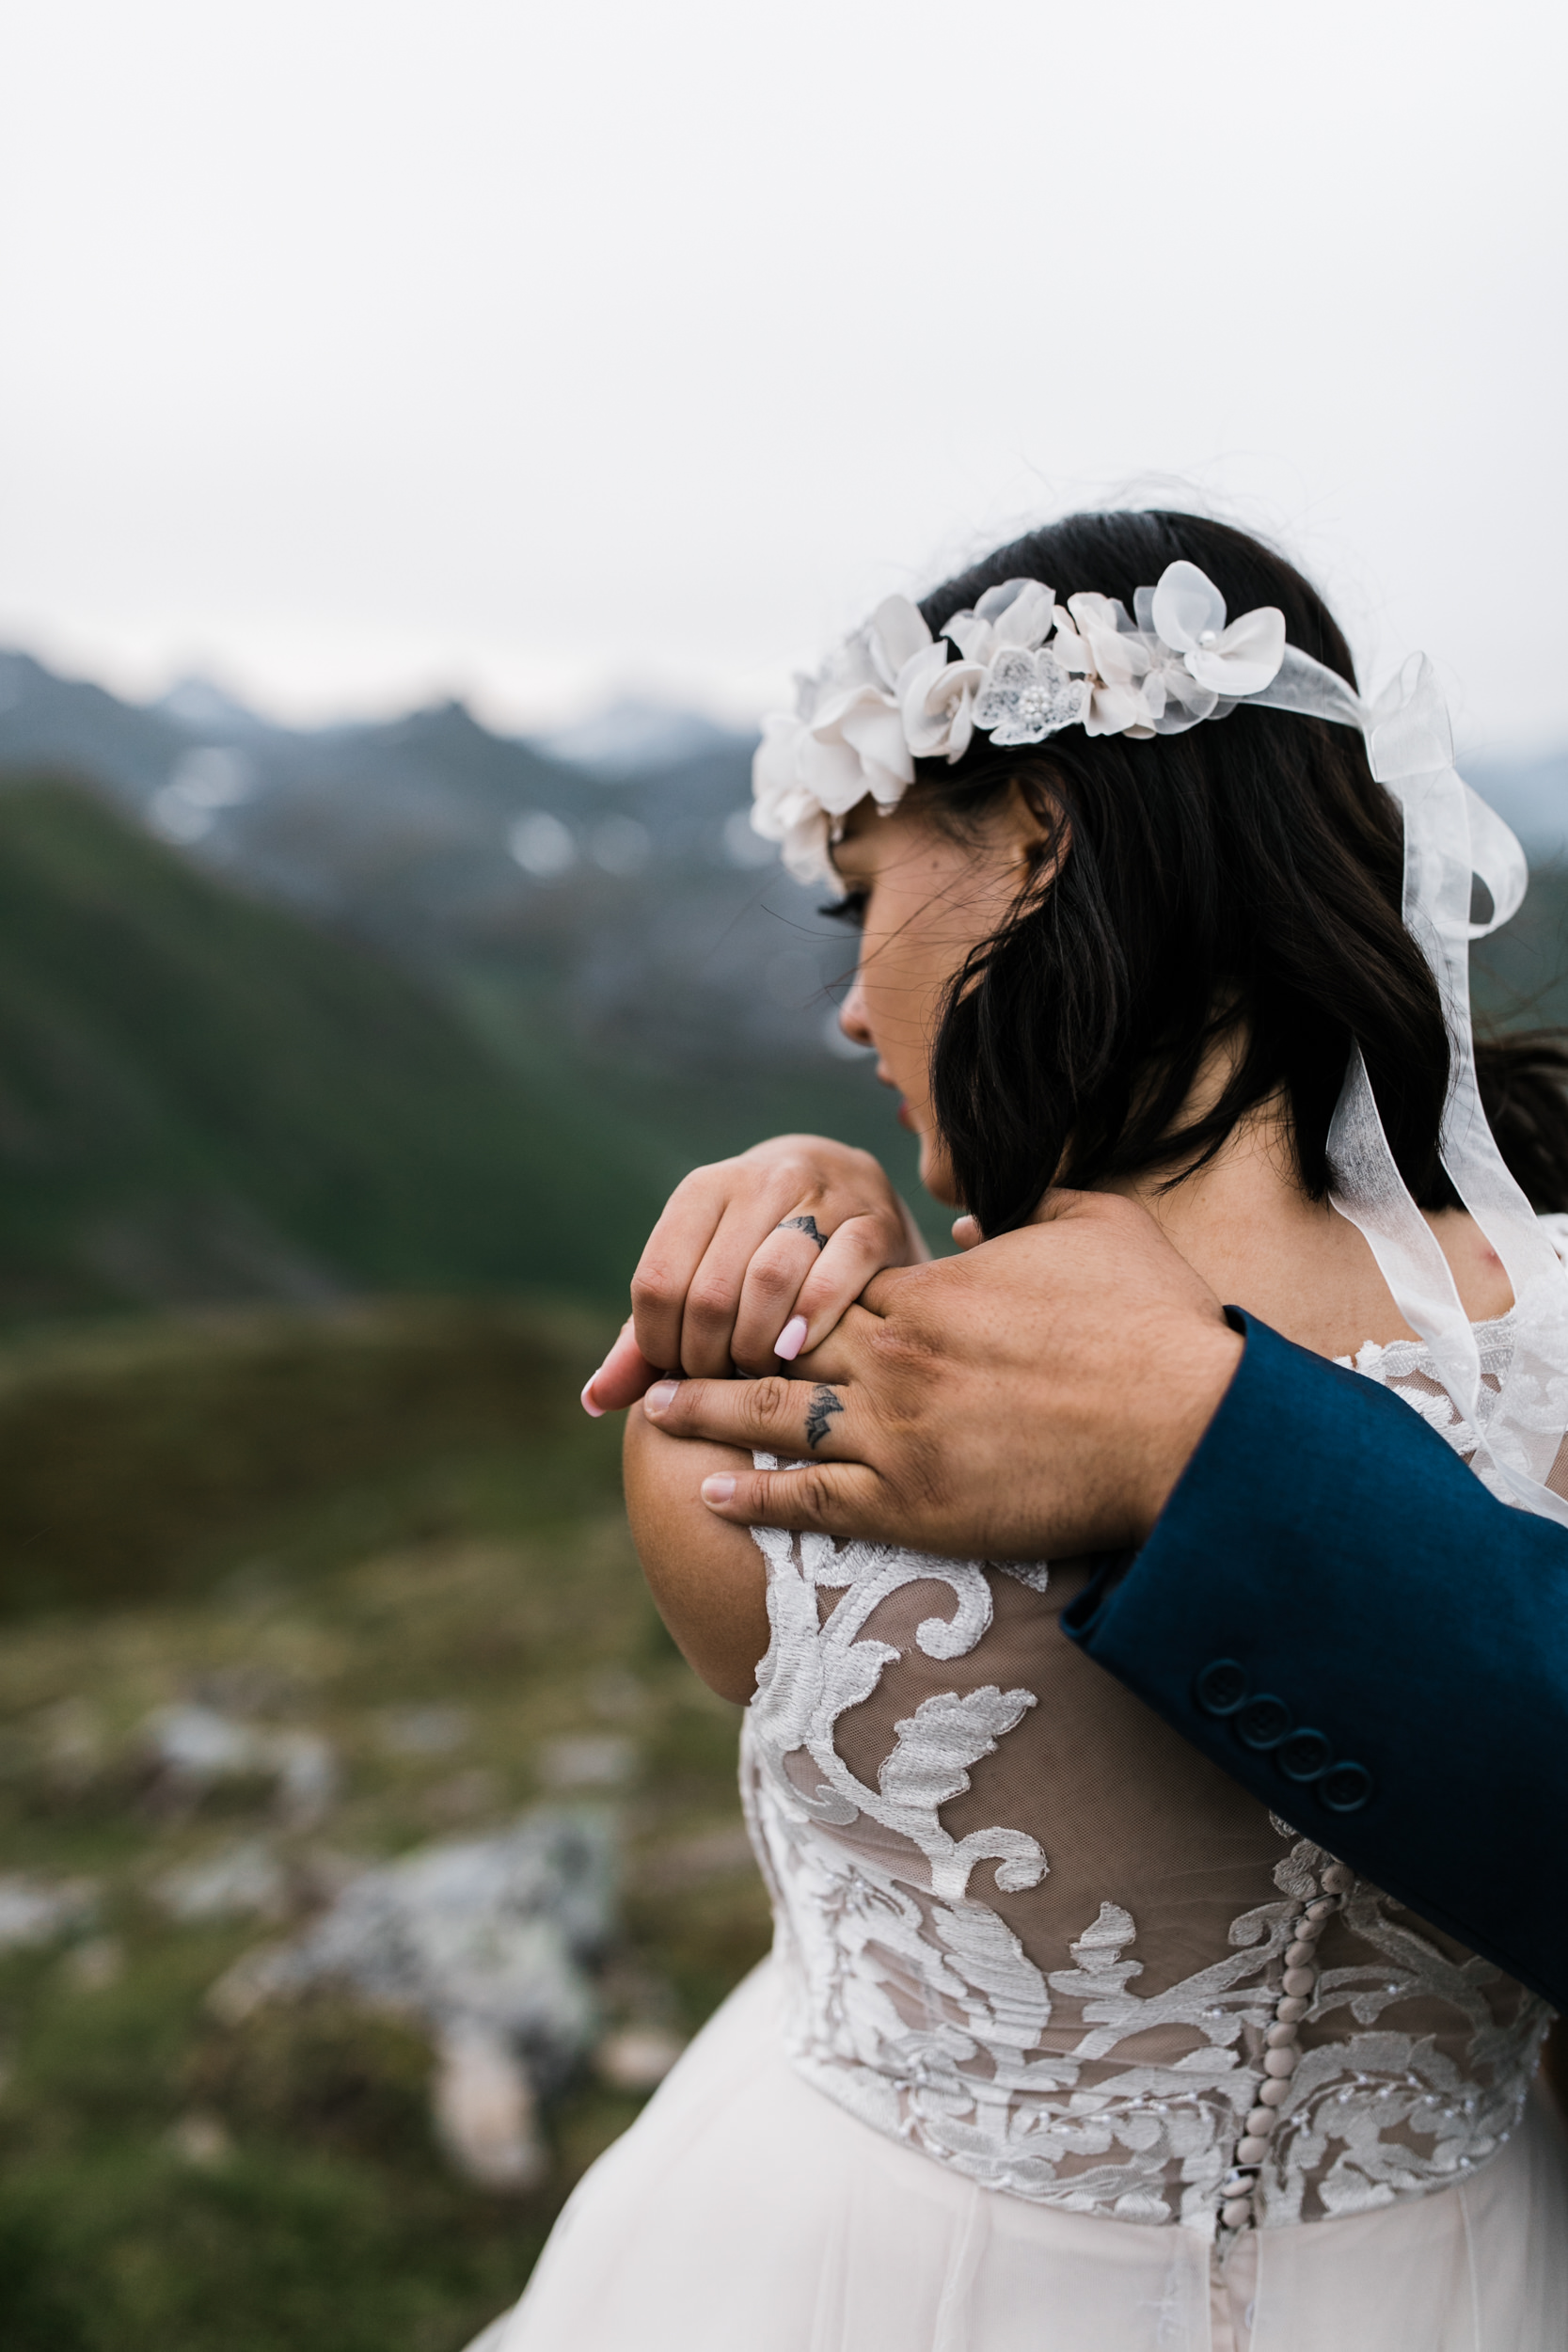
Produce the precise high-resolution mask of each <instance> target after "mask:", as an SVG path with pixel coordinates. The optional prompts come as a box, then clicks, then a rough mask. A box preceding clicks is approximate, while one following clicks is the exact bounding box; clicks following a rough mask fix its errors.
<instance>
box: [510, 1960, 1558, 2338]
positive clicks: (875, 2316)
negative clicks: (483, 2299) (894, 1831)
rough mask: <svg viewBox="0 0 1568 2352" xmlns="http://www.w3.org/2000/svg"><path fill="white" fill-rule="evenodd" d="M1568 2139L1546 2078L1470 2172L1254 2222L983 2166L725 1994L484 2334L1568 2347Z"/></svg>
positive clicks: (753, 1999)
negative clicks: (969, 2164) (1169, 2215)
mask: <svg viewBox="0 0 1568 2352" xmlns="http://www.w3.org/2000/svg"><path fill="white" fill-rule="evenodd" d="M1565 2345H1568V2147H1565V2143H1564V2138H1563V2135H1562V2133H1561V2131H1560V2125H1559V2122H1558V2120H1557V2117H1556V2114H1555V2112H1554V2111H1553V2110H1552V2109H1551V2108H1550V2107H1549V2106H1547V2104H1546V2103H1545V2100H1544V2098H1541V2099H1539V2100H1538V2101H1536V2102H1532V2105H1531V2107H1530V2109H1529V2111H1528V2115H1527V2119H1526V2121H1525V2123H1524V2124H1523V2126H1522V2127H1521V2129H1520V2130H1519V2131H1518V2133H1517V2134H1516V2135H1515V2136H1514V2137H1513V2140H1512V2141H1511V2142H1510V2144H1509V2145H1508V2147H1507V2148H1506V2149H1505V2150H1504V2151H1503V2152H1502V2153H1500V2154H1499V2155H1498V2156H1497V2157H1495V2158H1494V2159H1493V2160H1492V2162H1491V2163H1489V2164H1488V2165H1487V2166H1485V2167H1484V2169H1482V2170H1481V2171H1480V2172H1478V2173H1477V2174H1475V2175H1474V2176H1473V2177H1472V2178H1471V2179H1469V2180H1467V2181H1465V2183H1464V2184H1463V2185H1455V2186H1454V2187H1452V2188H1446V2189H1441V2190H1437V2191H1435V2192H1434V2193H1433V2194H1432V2195H1430V2196H1426V2197H1418V2198H1411V2199H1408V2200H1402V2201H1400V2202H1398V2203H1396V2204H1392V2205H1388V2206H1385V2207H1383V2208H1382V2209H1380V2210H1379V2211H1377V2212H1374V2213H1369V2214H1359V2215H1355V2216H1353V2217H1349V2218H1346V2219H1342V2220H1336V2221H1318V2222H1311V2223H1307V2224H1303V2225H1301V2226H1300V2227H1297V2228H1292V2229H1280V2230H1264V2231H1261V2232H1259V2233H1248V2234H1247V2235H1246V2236H1245V2237H1243V2238H1240V2239H1238V2240H1237V2241H1236V2242H1235V2244H1234V2246H1233V2248H1232V2250H1231V2251H1230V2253H1229V2255H1228V2256H1227V2257H1226V2258H1224V2259H1222V2258H1221V2257H1220V2256H1219V2255H1218V2254H1217V2253H1215V2252H1214V2250H1213V2249H1211V2248H1210V2247H1208V2246H1206V2245H1204V2244H1203V2243H1202V2242H1201V2241H1200V2240H1199V2239H1198V2237H1197V2236H1196V2234H1195V2233H1193V2232H1191V2231H1188V2230H1184V2229H1181V2228H1180V2227H1165V2228H1151V2227H1148V2226H1141V2225H1139V2224H1136V2223H1132V2222H1122V2221H1109V2220H1099V2219H1096V2218H1095V2217H1092V2216H1085V2215H1079V2214H1071V2213H1060V2212H1056V2211H1053V2210H1052V2209H1050V2208H1048V2207H1044V2206H1038V2205H1032V2204H1028V2203H1025V2202H1024V2201H1022V2199H1020V2198H1016V2197H1009V2196H1006V2195H1003V2194H1000V2193H998V2192H997V2191H995V2190H990V2189H985V2188H980V2187H977V2186H975V2185H974V2184H973V2183H971V2182H969V2181H966V2180H965V2179H963V2177H962V2176H961V2175H960V2174H958V2173H954V2172H949V2171H947V2170H946V2169H943V2168H942V2167H941V2166H939V2165H937V2164H935V2163H933V2162H932V2161H931V2159H930V2158H929V2157H928V2156H926V2155H923V2154H920V2153H917V2152H916V2151H914V2150H913V2149H911V2148H906V2147H902V2146H900V2145H899V2144H898V2143H896V2142H895V2141H893V2140H890V2139H885V2138H883V2137H881V2135H880V2134H879V2133H877V2132H874V2131H872V2130H871V2129H870V2128H869V2127H868V2126H867V2125H866V2124H863V2123H862V2122H858V2121H857V2120H856V2119H855V2118H854V2117H853V2116H851V2115H848V2114H847V2113H845V2111H844V2110H843V2109H842V2108H840V2107H838V2106H835V2105H834V2104H833V2102H832V2100H831V2099H829V2098H827V2097H825V2096H824V2095H823V2093H822V2092H820V2091H818V2090H813V2089H812V2088H811V2087H810V2086H809V2085H808V2084H806V2083H804V2082H802V2081H801V2080H800V2077H799V2076H798V2075H797V2074H795V2073H794V2072H793V2071H792V2070H791V2068H790V2066H789V2064H788V2063H787V2061H786V2059H785V2058H784V2053H783V2049H782V2047H781V2043H780V2038H779V2026H778V1999H777V1988H776V1981H775V1978H774V1974H773V1968H772V1963H768V1962H765V1963H763V1965H762V1966H761V1967H760V1968H758V1969H756V1970H755V1971H754V1972H753V1973H752V1976H750V1977H749V1978H748V1979H746V1981H745V1983H744V1984H742V1985H741V1986H739V1987H738V1989H737V1990H736V1992H735V1993H734V1994H732V1995H731V1996H730V1998H729V2000H728V2001H726V2002H725V2004H724V2006H723V2008H722V2009H721V2010H720V2011H719V2012H718V2014H717V2016H715V2017H714V2018H713V2019H712V2020H711V2021H710V2022H709V2024H708V2025H707V2026H705V2029H704V2031H703V2032H702V2033H701V2034H700V2035H699V2036H698V2037H697V2039H696V2041H695V2042H693V2043H692V2044H691V2047H690V2048H689V2050H688V2051H687V2053H686V2055H685V2057H684V2058H682V2059H681V2061H680V2064H679V2065H678V2066H677V2067H676V2068H675V2070H674V2072H673V2074H671V2075H670V2076H669V2078H668V2080H667V2081H666V2082H665V2083H664V2084H663V2085H662V2087H661V2088H660V2090H658V2091H657V2093H656V2095H655V2096H654V2098H653V2099H651V2100H650V2101H649V2103H648V2106H646V2107H645V2108H644V2110H643V2112H642V2114H641V2116H640V2117H639V2118H638V2121H637V2122H636V2123H634V2124H633V2126H632V2128H631V2129H630V2131H628V2132H627V2133H626V2135H625V2137H623V2138H621V2139H619V2140H617V2142H616V2143H615V2145H614V2147H612V2148H610V2150H609V2151H608V2152H607V2153H605V2154H604V2155H603V2156H601V2157H600V2159H599V2161H598V2162H597V2164H595V2165H594V2168H593V2169H592V2171H591V2172H589V2173H588V2174H587V2175H586V2177H585V2178H584V2179H583V2181H582V2182H581V2183H580V2185H578V2189H577V2191H576V2193H575V2195H574V2196H573V2197H572V2199H571V2201H570V2202H569V2203H568V2205H567V2206H566V2209H565V2211H564V2212H563V2213H562V2217H561V2219H560V2221H559V2222H558V2223H557V2225H556V2229H555V2232H554V2234H553V2235H552V2236H551V2238H550V2241H549V2244H548V2245H547V2246H546V2249H545V2252H544V2255H543V2257H542V2259H541V2261H540V2264H539V2266H538V2269H537V2270H536V2271H535V2273H534V2276H533V2279H532V2280H531V2283H530V2286H529V2289H528V2292H527V2293H526V2294H525V2295H524V2296H523V2298H522V2301H521V2302H520V2303H519V2304H518V2305H517V2306H516V2308H515V2310H514V2311H512V2312H508V2313H507V2314H506V2315H505V2316H504V2317H503V2318H501V2319H499V2320H498V2321H497V2322H496V2324H495V2326H494V2327H493V2328H487V2329H486V2330H485V2332H484V2334H483V2336H482V2337H481V2338H480V2339H479V2342H478V2343H477V2344H475V2345H473V2346H472V2347H470V2352H1564V2346H1565Z"/></svg>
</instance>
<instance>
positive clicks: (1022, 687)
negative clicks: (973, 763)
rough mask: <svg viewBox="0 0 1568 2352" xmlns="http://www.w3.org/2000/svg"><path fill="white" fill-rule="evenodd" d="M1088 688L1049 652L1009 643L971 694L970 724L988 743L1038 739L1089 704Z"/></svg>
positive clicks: (1072, 720)
mask: <svg viewBox="0 0 1568 2352" xmlns="http://www.w3.org/2000/svg"><path fill="white" fill-rule="evenodd" d="M1088 701H1089V688H1088V686H1087V684H1086V683H1085V680H1084V679H1083V678H1076V677H1072V676H1070V675H1069V673H1068V672H1067V671H1066V670H1064V669H1063V667H1062V665H1061V663H1060V662H1059V661H1058V660H1056V657H1055V655H1054V654H1053V653H1052V652H1050V651H1049V650H1048V649H1044V648H1042V649H1041V650H1040V651H1039V652H1037V653H1029V652H1025V651H1024V650H1023V649H1022V647H1021V646H1020V647H1012V648H1009V649H1007V650H1006V651H1005V652H1002V653H999V654H998V655H997V657H996V659H995V660H994V661H993V662H992V663H991V664H990V670H989V672H988V674H987V677H986V682H985V684H984V686H983V687H982V688H981V690H980V691H979V693H978V694H977V695H976V696H975V698H974V723H975V725H976V726H977V727H979V728H981V729H983V731H984V732H985V733H986V734H987V735H989V736H990V739H991V741H992V742H993V743H1001V744H1004V745H1009V744H1015V743H1043V742H1044V741H1045V739H1046V737H1047V736H1048V735H1055V734H1056V733H1057V732H1058V731H1059V730H1060V729H1061V728H1062V727H1070V726H1071V725H1072V724H1073V723H1075V721H1077V720H1079V719H1082V718H1083V716H1084V713H1085V710H1086V709H1087V707H1088Z"/></svg>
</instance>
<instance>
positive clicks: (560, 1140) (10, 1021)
mask: <svg viewBox="0 0 1568 2352" xmlns="http://www.w3.org/2000/svg"><path fill="white" fill-rule="evenodd" d="M667 1180H668V1167H667V1165H666V1166H660V1167H657V1168H656V1167H654V1166H653V1165H652V1164H651V1161H650V1154H649V1152H647V1150H646V1149H644V1148H641V1146H640V1145H639V1143H638V1141H637V1140H636V1139H635V1138H634V1137H632V1136H629V1135H628V1131H627V1129H626V1124H625V1121H624V1120H616V1119H615V1118H613V1117H612V1116H611V1114H610V1112H609V1111H608V1110H600V1109H597V1108H596V1107H595V1104H594V1097H593V1094H592V1091H591V1089H588V1088H586V1087H585V1086H582V1085H580V1084H578V1083H576V1082H575V1080H574V1075H573V1073H572V1072H571V1070H570V1068H569V1067H568V1068H565V1069H561V1070H551V1069H550V1068H549V1067H548V1066H547V1057H546V1060H545V1063H544V1065H543V1066H541V1065H537V1064H536V1066H535V1068H534V1069H533V1070H532V1072H531V1074H530V1076H529V1078H528V1079H527V1080H526V1081H524V1080H522V1079H520V1078H519V1076H518V1075H517V1074H516V1073H515V1069H512V1070H509V1069H508V1068H506V1067H505V1066H503V1064H502V1063H501V1061H499V1059H498V1058H497V1057H496V1056H495V1055H494V1054H493V1053H492V1052H491V1051H489V1050H488V1049H487V1048H486V1046H485V1045H484V1043H483V1041H481V1040H480V1039H479V1038H478V1037H477V1036H476V1035H475V1034H474V1033H473V1031H472V1030H471V1029H469V1028H467V1027H466V1026H465V1025H463V1023H462V1021H461V1018H460V1016H459V1015H458V1014H457V1013H456V1012H455V1011H453V1010H451V1009H449V1008H447V1007H445V1006H443V1005H442V1004H440V1003H438V1002H436V1000H434V999H433V998H432V997H431V996H429V995H428V994H426V993H424V992H422V991H421V990H420V988H419V987H418V986H417V985H416V984H415V983H413V982H412V981H410V980H409V979H407V978H406V977H404V975H402V974H401V973H400V972H398V971H396V970H394V969H393V968H392V967H390V966H389V965H388V964H386V963H384V962H382V961H379V960H378V959H377V958H376V957H374V956H373V955H372V954H370V953H369V952H366V951H364V950H362V949H360V948H358V947H356V946H354V945H352V944H350V943H345V942H344V941H342V940H341V939H340V938H337V937H335V936H333V935H331V934H329V933H327V932H325V931H322V930H316V929H313V928H311V927H309V926H307V925H306V924H304V923H302V922H300V921H299V920H297V919H296V918H294V917H293V916H292V915H289V914H283V913H279V912H278V911H277V910H276V909H272V908H268V907H264V906H261V905H258V904H255V903H253V902H252V901H250V900H248V899H245V898H240V897H238V896H236V895H234V894H232V893H230V891H228V890H226V889H224V888H222V887H220V886H219V885H217V884H214V882H211V881H210V880H208V879H206V878H204V877H202V876H200V875H198V874H197V873H196V872H194V871H193V870H192V869H191V867H190V866H188V865H186V864H184V863H183V862H182V861H181V860H179V859H178V858H177V857H175V856H174V855H173V854H171V853H170V852H168V851H166V850H163V849H161V848H159V847H158V846H157V845H156V844H154V843H153V842H151V841H150V840H149V839H148V838H147V836H146V835H145V834H142V833H141V832H140V831H139V830H135V829H133V828H132V827H130V826H128V825H127V824H126V823H125V822H123V821H122V820H121V819H120V818H118V817H117V816H115V815H114V814H112V813H111V811H110V810H109V809H108V808H107V807H106V806H104V805H103V803H100V802H99V801H97V800H95V799H94V798H92V797H91V796H90V795H88V794H87V793H85V792H81V791H77V790H74V789H71V788H70V787H64V786H61V785H58V784H38V785H25V784H24V785H20V786H13V787H11V788H9V789H8V790H7V791H6V792H5V793H4V794H0V1315H4V1316H6V1317H8V1318H11V1319H15V1318H17V1317H19V1316H33V1315H38V1314H51V1313H56V1312H61V1311H74V1310H80V1309H84V1308H94V1307H100V1306H103V1305H109V1304H115V1303H119V1302H131V1301H135V1300H153V1299H162V1300H167V1299H180V1298H199V1297H204V1296H211V1297H230V1298H233V1297H244V1296H246V1295H251V1296H272V1297H291V1296H292V1297H294V1298H299V1299H309V1298H311V1297H322V1296H328V1295H331V1294H332V1293H333V1291H334V1290H338V1289H362V1288H373V1289H406V1288H425V1289H432V1288H441V1289H451V1288H478V1287H481V1286H483V1287H496V1286H504V1287H507V1288H515V1287H518V1286H531V1287H539V1288H544V1289H547V1290H550V1291H554V1292H558V1293H560V1292H571V1293H576V1294H578V1295H586V1296H597V1297H601V1298H609V1297H610V1296H612V1295H616V1294H617V1293H620V1292H622V1290H623V1287H624V1283H625V1279H626V1269H627V1267H628V1266H629V1264H630V1263H631V1262H632V1260H633V1258H634V1257H635V1253H636V1249H637V1247H638V1244H639V1243H640V1242H641V1238H642V1236H643V1235H644V1234H645V1232H646V1231H647V1228H648V1223H649V1221H650V1219H651V1217H652V1216H654V1215H655V1214H656V1213H657V1207H658V1204H659V1201H660V1200H661V1199H662V1197H663V1193H664V1190H665V1187H666V1183H667Z"/></svg>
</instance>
